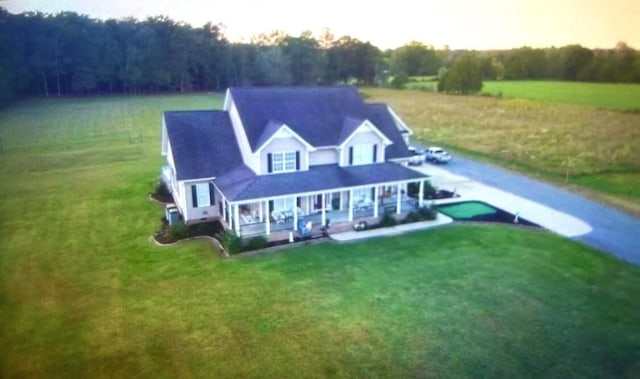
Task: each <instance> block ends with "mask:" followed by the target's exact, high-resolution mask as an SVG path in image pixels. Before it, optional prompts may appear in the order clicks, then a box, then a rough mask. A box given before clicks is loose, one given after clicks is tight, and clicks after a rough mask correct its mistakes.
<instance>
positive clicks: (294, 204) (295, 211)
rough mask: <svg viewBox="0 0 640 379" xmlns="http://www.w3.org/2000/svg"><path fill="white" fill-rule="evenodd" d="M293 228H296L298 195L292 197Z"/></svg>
mask: <svg viewBox="0 0 640 379" xmlns="http://www.w3.org/2000/svg"><path fill="white" fill-rule="evenodd" d="M293 230H298V197H297V196H294V197H293Z"/></svg>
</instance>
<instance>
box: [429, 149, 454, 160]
mask: <svg viewBox="0 0 640 379" xmlns="http://www.w3.org/2000/svg"><path fill="white" fill-rule="evenodd" d="M425 156H426V160H427V161H431V162H433V163H447V162H449V161H450V160H451V154H449V153H448V152H447V151H446V150H445V149H443V148H441V147H437V146H432V147H430V148H428V149H427V151H426V153H425Z"/></svg>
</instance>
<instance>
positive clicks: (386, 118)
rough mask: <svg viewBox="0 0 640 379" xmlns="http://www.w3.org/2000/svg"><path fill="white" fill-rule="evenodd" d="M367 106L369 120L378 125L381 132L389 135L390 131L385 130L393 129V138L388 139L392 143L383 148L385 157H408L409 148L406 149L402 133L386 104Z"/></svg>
mask: <svg viewBox="0 0 640 379" xmlns="http://www.w3.org/2000/svg"><path fill="white" fill-rule="evenodd" d="M367 107H368V108H369V112H370V113H369V115H370V117H369V120H370V121H371V122H372V123H373V124H374V125H376V126H378V127H379V128H380V129H381V130H380V131H381V132H382V133H384V134H385V135H386V136H387V137H389V133H391V132H389V133H387V131H388V130H393V133H392V135H393V138H392V137H389V139H390V140H391V141H393V144H391V145H389V146H387V148H386V149H385V157H386V158H387V159H394V158H408V157H410V156H411V153H410V152H409V149H407V144H406V143H405V142H404V139H403V138H402V133H400V130H398V127H397V126H396V122H395V121H394V120H393V116H392V115H391V113H389V109H388V108H387V104H367ZM379 125H383V126H379ZM383 128H384V129H383Z"/></svg>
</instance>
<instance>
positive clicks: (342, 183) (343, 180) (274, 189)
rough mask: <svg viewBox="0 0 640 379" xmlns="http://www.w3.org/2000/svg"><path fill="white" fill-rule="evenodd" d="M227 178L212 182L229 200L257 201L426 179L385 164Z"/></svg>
mask: <svg viewBox="0 0 640 379" xmlns="http://www.w3.org/2000/svg"><path fill="white" fill-rule="evenodd" d="M238 174H241V175H242V178H239V177H238V176H239V175H226V176H223V177H220V178H218V179H216V180H215V184H216V186H217V187H218V188H219V189H220V191H221V192H222V193H223V194H224V195H225V197H226V198H227V200H229V201H246V200H257V199H264V198H269V197H278V196H286V195H294V194H300V193H314V192H329V191H335V190H340V189H345V188H350V187H360V186H371V185H383V184H387V183H398V182H410V181H418V180H424V179H428V178H429V176H428V175H426V174H422V173H420V172H418V171H415V170H412V169H409V168H407V167H404V166H401V165H399V164H396V163H391V162H384V163H375V164H369V165H360V166H347V167H341V166H338V165H337V164H331V165H321V166H312V167H311V168H310V169H309V170H308V171H297V172H291V173H284V174H272V175H255V174H253V172H251V174H249V173H247V172H245V171H243V172H242V173H238Z"/></svg>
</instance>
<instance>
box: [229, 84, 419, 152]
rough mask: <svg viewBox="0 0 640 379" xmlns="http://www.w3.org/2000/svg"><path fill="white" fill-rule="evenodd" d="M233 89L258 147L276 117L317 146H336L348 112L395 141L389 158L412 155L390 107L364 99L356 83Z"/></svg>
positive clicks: (253, 144) (250, 135)
mask: <svg viewBox="0 0 640 379" xmlns="http://www.w3.org/2000/svg"><path fill="white" fill-rule="evenodd" d="M229 91H230V93H231V96H232V97H233V100H234V102H235V104H236V107H237V108H238V112H239V114H240V118H241V119H242V123H243V124H244V127H245V130H246V133H247V138H248V140H249V145H250V146H251V148H252V150H253V151H256V149H257V148H258V147H259V146H260V142H262V141H264V137H262V136H263V133H264V129H265V128H266V127H267V125H268V124H269V122H270V121H271V120H278V121H281V122H283V123H285V124H287V125H288V126H289V127H290V128H291V129H293V130H294V131H295V132H296V133H298V134H299V135H300V136H301V137H302V138H304V139H305V140H306V141H307V142H308V143H310V144H311V145H313V146H315V147H323V146H337V145H339V144H340V138H341V137H342V133H343V128H344V126H345V120H347V117H349V118H351V119H361V120H364V119H369V120H370V121H371V122H372V123H373V124H374V125H376V127H378V129H379V130H380V132H382V133H383V134H384V135H386V136H387V138H389V140H391V141H392V142H393V144H392V145H390V146H388V147H387V150H386V158H387V159H394V158H405V157H409V156H410V155H411V154H410V153H409V151H408V150H407V147H406V144H405V143H404V140H403V139H402V135H401V134H400V131H399V130H398V128H397V126H396V124H395V122H394V121H393V118H392V117H391V115H390V114H389V111H388V110H387V108H386V106H384V105H380V104H365V103H364V102H363V101H362V98H361V97H360V94H359V93H358V90H357V89H356V88H355V87H353V86H336V87H232V88H230V89H229Z"/></svg>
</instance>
